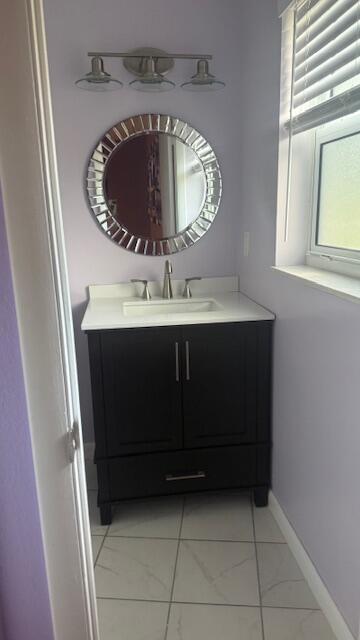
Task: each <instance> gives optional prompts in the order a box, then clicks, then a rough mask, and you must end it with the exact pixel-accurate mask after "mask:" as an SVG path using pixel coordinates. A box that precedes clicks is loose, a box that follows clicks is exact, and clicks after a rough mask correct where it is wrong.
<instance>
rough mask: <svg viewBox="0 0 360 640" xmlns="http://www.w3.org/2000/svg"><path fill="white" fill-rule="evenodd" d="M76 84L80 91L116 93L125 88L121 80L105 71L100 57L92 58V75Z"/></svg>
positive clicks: (86, 76) (87, 75)
mask: <svg viewBox="0 0 360 640" xmlns="http://www.w3.org/2000/svg"><path fill="white" fill-rule="evenodd" d="M75 84H76V86H77V87H79V89H85V90H86V91H116V90H117V89H121V87H122V86H123V83H122V82H120V80H116V78H113V77H112V76H111V75H110V73H106V71H104V62H103V60H102V58H99V57H95V58H92V60H91V71H90V73H87V74H86V75H85V76H83V77H82V78H80V79H79V80H77V81H76V82H75Z"/></svg>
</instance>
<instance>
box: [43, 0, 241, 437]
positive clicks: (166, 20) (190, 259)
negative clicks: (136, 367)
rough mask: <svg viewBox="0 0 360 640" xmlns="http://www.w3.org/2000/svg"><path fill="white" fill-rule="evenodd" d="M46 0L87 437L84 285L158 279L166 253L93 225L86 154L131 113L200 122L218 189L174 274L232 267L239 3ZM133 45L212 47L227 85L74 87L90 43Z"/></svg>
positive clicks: (178, 71)
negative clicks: (148, 253)
mask: <svg viewBox="0 0 360 640" xmlns="http://www.w3.org/2000/svg"><path fill="white" fill-rule="evenodd" d="M44 5H45V19H46V31H47V40H48V53H49V64H50V80H51V85H52V93H53V105H54V122H55V135H56V144H57V151H58V162H59V174H60V187H61V198H62V204H63V211H64V224H65V239H66V247H67V256H68V267H69V277H70V287H71V297H72V303H73V308H74V320H75V336H76V343H77V354H78V363H79V383H80V395H81V401H82V417H83V426H84V434H85V440H92V439H93V435H92V415H91V398H90V383H89V372H88V355H87V345H86V340H85V337H84V336H83V335H82V334H81V332H80V329H79V326H80V321H81V318H82V315H83V313H84V308H85V301H86V287H87V285H88V284H92V283H110V282H119V281H120V282H122V281H126V280H128V279H129V278H134V277H143V278H149V279H157V278H161V277H162V271H163V265H164V260H163V259H161V258H151V257H142V256H137V255H133V254H131V253H129V252H127V251H125V250H124V249H121V248H119V247H117V246H116V245H115V244H114V243H112V242H110V241H109V240H108V239H107V238H106V237H105V236H104V234H103V233H101V231H100V230H99V229H98V228H97V226H96V224H95V223H94V221H93V219H92V217H91V215H90V212H89V208H88V206H87V202H86V199H85V194H84V187H83V185H84V174H85V167H86V163H87V160H88V157H89V154H90V153H91V151H92V148H93V145H94V144H95V143H96V141H97V140H98V139H99V137H100V136H101V135H102V134H103V132H104V131H106V130H107V129H108V128H109V127H110V126H111V125H112V124H114V123H116V122H117V121H118V120H120V119H122V118H124V117H127V116H130V115H133V114H137V113H143V112H145V113H146V112H148V111H150V112H158V111H159V112H162V113H169V114H172V115H175V116H176V115H177V116H179V117H181V118H183V119H184V120H187V121H188V122H190V123H191V124H192V125H193V126H194V127H196V128H198V129H199V130H200V131H201V132H202V133H203V134H204V135H205V136H206V137H208V138H209V141H210V142H211V144H212V145H213V147H214V149H215V151H216V153H217V154H218V156H219V160H220V163H221V167H222V170H223V174H224V197H223V201H222V206H221V210H220V213H219V215H218V217H217V219H216V222H215V224H214V226H213V228H212V230H211V231H210V232H208V234H207V235H206V236H205V237H204V238H203V239H202V240H201V241H200V242H199V243H198V244H197V245H196V246H194V247H192V248H191V249H188V250H187V251H185V252H184V253H182V254H179V255H176V256H174V257H173V259H172V261H173V266H174V277H180V278H181V277H186V276H189V275H200V276H222V275H233V274H234V273H235V271H236V243H237V238H236V237H234V234H233V229H234V223H235V219H236V217H237V216H238V215H239V205H238V197H239V188H238V158H239V148H238V137H237V130H238V127H239V123H240V119H241V115H240V114H241V102H242V91H243V87H242V83H241V77H240V75H239V72H238V65H239V52H238V46H239V25H241V22H242V19H243V11H242V3H241V2H238V0H223V1H222V2H219V1H218V0H197V1H196V2H194V1H193V0H181V2H179V0H151V1H149V0H132V2H128V1H127V0H102V2H98V0H77V1H76V2H73V0H63V1H62V2H57V0H45V2H44ZM139 46H157V47H160V48H164V49H165V50H168V51H169V50H170V51H174V50H175V51H176V52H178V51H179V52H191V51H194V52H195V53H198V52H205V53H207V52H210V53H213V54H214V64H213V70H214V73H216V74H218V75H219V76H221V78H222V79H224V80H225V81H226V82H227V83H228V86H227V89H226V91H220V92H218V93H214V94H212V95H209V94H206V93H200V94H194V93H188V92H186V91H182V90H181V89H180V88H176V89H175V90H174V91H170V92H168V93H164V94H160V95H159V94H146V93H140V92H137V91H134V90H130V89H129V88H127V87H124V88H123V89H122V90H121V91H116V92H113V93H108V94H103V93H97V94H95V93H90V92H88V91H81V90H79V89H78V88H76V87H75V86H74V81H75V80H76V79H77V78H79V77H80V76H81V75H82V74H83V73H84V72H86V71H87V68H88V65H89V62H88V59H87V57H86V53H87V51H89V50H91V49H98V50H99V49H102V50H104V49H105V50H115V51H116V50H125V51H126V50H130V49H133V48H135V47H139ZM107 66H108V69H109V70H110V72H113V73H114V75H117V76H120V77H121V78H123V79H125V82H126V83H127V82H129V81H130V80H131V79H132V78H131V76H130V75H129V74H127V73H126V71H125V69H124V68H123V66H122V64H121V62H120V61H114V62H112V61H109V63H108V62H107ZM192 73H194V63H193V62H191V61H185V62H178V63H176V67H175V70H174V72H172V78H173V79H174V80H175V81H177V82H180V81H182V80H183V79H185V78H187V77H189V76H190V75H191V74H192Z"/></svg>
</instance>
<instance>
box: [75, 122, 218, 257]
mask: <svg viewBox="0 0 360 640" xmlns="http://www.w3.org/2000/svg"><path fill="white" fill-rule="evenodd" d="M152 132H161V133H168V134H171V135H173V136H175V137H176V138H178V139H179V140H181V141H182V142H184V143H185V144H187V145H188V146H189V147H190V148H191V149H192V150H193V151H194V152H195V153H196V155H197V157H198V159H199V161H200V163H201V165H202V167H203V169H204V173H205V198H204V201H203V206H202V208H201V210H200V212H199V215H198V217H197V218H196V219H195V220H194V221H193V222H192V223H191V224H190V225H189V226H188V227H186V228H185V229H184V230H183V231H181V232H180V233H178V234H177V235H174V236H171V237H168V238H163V239H161V240H149V239H146V238H142V237H139V236H135V235H132V234H131V233H130V232H129V231H128V229H126V227H125V226H122V225H121V224H120V223H119V222H118V220H116V219H115V218H114V216H113V215H112V213H111V210H110V209H109V207H108V204H107V202H106V196H105V191H104V176H105V170H106V165H107V163H108V162H109V159H110V158H111V155H112V154H113V153H114V152H115V151H116V149H118V147H119V145H121V144H123V143H124V142H126V141H127V140H129V139H130V138H133V137H134V136H139V135H142V134H144V133H145V134H146V133H152ZM87 194H88V198H89V203H90V207H91V209H92V212H93V214H94V216H95V219H96V221H97V222H98V224H99V225H100V227H101V228H102V230H103V231H104V232H105V233H106V235H107V237H108V238H110V239H111V240H113V242H115V243H116V244H117V245H119V246H120V247H123V248H124V249H127V250H128V251H132V252H134V253H138V254H141V255H147V256H163V255H168V254H171V253H177V252H178V251H182V250H184V249H187V248H188V247H191V246H192V245H193V244H195V243H196V242H198V240H200V238H202V236H203V235H204V234H205V233H206V232H207V231H208V230H209V229H210V227H211V225H212V223H213V221H214V219H215V216H216V214H217V212H218V209H219V204H220V200H221V194H222V179H221V173H220V168H219V163H218V160H217V158H216V155H215V153H214V151H213V149H212V147H211V146H210V144H209V143H208V142H207V140H206V139H205V138H204V137H203V136H202V135H201V134H200V133H199V132H198V131H196V129H194V128H193V127H192V126H191V125H189V124H188V123H186V122H183V121H182V120H180V119H179V118H175V117H173V116H169V115H161V114H151V113H147V114H142V115H137V116H132V117H130V118H127V119H126V120H121V121H120V122H118V123H117V124H116V125H114V126H113V127H111V129H109V130H108V131H107V132H106V133H105V135H104V136H103V137H102V138H101V140H99V142H98V143H97V145H96V147H95V149H94V151H93V153H92V155H91V158H90V161H89V166H88V170H87Z"/></svg>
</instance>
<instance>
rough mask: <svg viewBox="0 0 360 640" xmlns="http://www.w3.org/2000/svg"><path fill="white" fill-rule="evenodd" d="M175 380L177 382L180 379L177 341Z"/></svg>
mask: <svg viewBox="0 0 360 640" xmlns="http://www.w3.org/2000/svg"><path fill="white" fill-rule="evenodd" d="M175 380H176V382H179V380H180V371H179V343H178V342H175Z"/></svg>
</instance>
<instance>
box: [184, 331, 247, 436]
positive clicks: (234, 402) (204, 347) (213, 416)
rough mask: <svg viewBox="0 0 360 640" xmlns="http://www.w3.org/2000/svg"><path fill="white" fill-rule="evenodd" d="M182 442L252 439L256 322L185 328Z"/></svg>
mask: <svg viewBox="0 0 360 640" xmlns="http://www.w3.org/2000/svg"><path fill="white" fill-rule="evenodd" d="M183 340H184V344H183V371H184V374H183V375H184V392H183V397H184V439H185V446H186V447H206V446H212V445H228V444H240V443H243V442H255V441H256V360H257V358H256V355H257V353H256V351H257V331H256V324H255V323H238V324H223V325H221V324H219V325H216V324H215V325H202V326H191V327H189V328H184V330H183Z"/></svg>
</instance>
